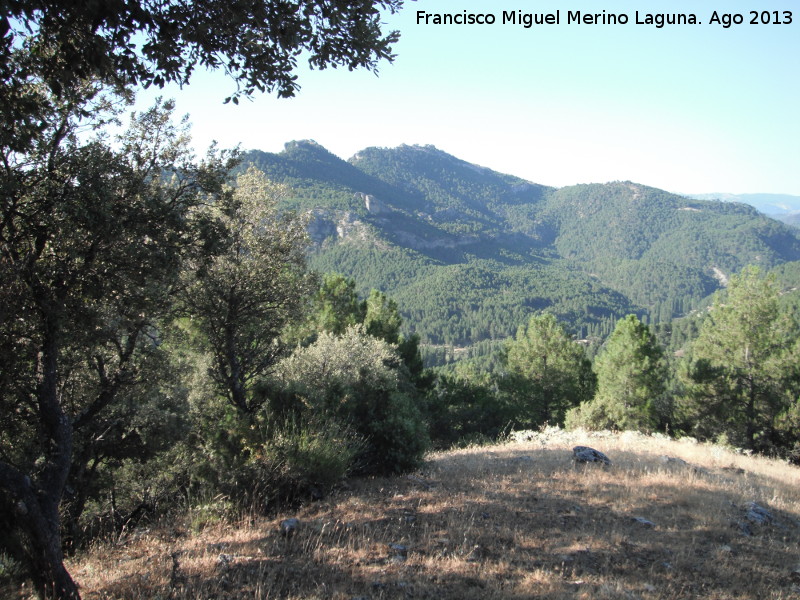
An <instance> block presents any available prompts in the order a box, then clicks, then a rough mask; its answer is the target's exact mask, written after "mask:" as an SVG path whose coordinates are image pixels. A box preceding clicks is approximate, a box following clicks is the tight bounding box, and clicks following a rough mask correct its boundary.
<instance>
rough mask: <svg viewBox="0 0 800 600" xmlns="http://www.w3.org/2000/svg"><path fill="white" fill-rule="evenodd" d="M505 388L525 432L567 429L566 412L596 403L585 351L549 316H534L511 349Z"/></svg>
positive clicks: (521, 330) (509, 348) (507, 363)
mask: <svg viewBox="0 0 800 600" xmlns="http://www.w3.org/2000/svg"><path fill="white" fill-rule="evenodd" d="M505 363H506V369H507V373H508V375H507V377H506V379H505V381H504V387H505V389H506V390H508V391H509V392H510V394H511V396H512V398H513V400H512V403H513V404H514V405H516V407H517V413H518V416H517V419H518V421H519V422H520V423H521V424H523V425H525V426H539V425H542V424H544V423H550V424H553V425H555V424H562V423H563V422H564V416H565V414H566V411H567V410H568V409H569V408H571V407H572V406H575V405H577V404H578V403H579V402H580V401H581V400H585V399H588V398H590V397H591V394H592V393H593V391H594V379H593V377H592V373H591V367H590V364H589V361H588V360H587V359H586V357H585V356H584V351H583V348H581V347H580V345H578V344H577V343H576V342H574V341H573V340H572V338H571V337H570V336H569V334H567V332H566V331H565V330H564V327H563V326H562V325H561V324H560V323H559V322H558V321H557V320H556V318H555V317H554V316H553V315H552V314H549V313H544V314H540V315H534V316H532V317H531V318H530V320H529V321H528V323H527V324H526V325H524V326H522V327H520V328H519V330H518V331H517V335H516V337H515V338H514V339H513V340H512V341H510V342H509V343H508V345H507V346H506V354H505Z"/></svg>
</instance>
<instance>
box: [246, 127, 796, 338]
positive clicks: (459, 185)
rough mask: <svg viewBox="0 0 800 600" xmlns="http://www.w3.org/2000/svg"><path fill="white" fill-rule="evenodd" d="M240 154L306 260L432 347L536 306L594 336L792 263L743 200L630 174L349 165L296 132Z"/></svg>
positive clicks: (439, 162) (502, 332)
mask: <svg viewBox="0 0 800 600" xmlns="http://www.w3.org/2000/svg"><path fill="white" fill-rule="evenodd" d="M246 163H253V164H255V165H257V166H258V167H260V168H261V169H262V170H264V171H265V172H266V173H267V174H268V175H269V176H270V177H271V178H273V179H276V180H279V181H283V182H286V183H287V184H289V185H291V186H292V187H293V189H294V192H295V193H294V196H293V197H292V198H291V199H290V200H289V201H287V207H290V208H294V209H297V210H303V211H309V212H310V213H311V214H312V222H311V225H310V227H309V231H310V233H311V236H312V238H313V240H314V242H315V244H314V249H313V252H312V255H311V257H310V262H311V264H312V266H313V267H314V268H316V269H319V270H321V271H338V272H341V273H344V274H345V275H348V276H351V277H354V278H355V279H356V281H357V283H358V284H359V286H361V289H362V291H363V292H366V291H367V290H368V289H369V288H372V287H376V288H379V289H381V290H383V291H386V292H387V293H389V294H390V295H392V296H393V297H394V298H395V299H396V300H397V301H398V304H399V305H400V307H401V309H402V310H403V312H404V317H405V320H406V326H407V328H408V330H409V331H415V332H417V333H419V334H420V335H421V336H422V338H423V341H425V342H427V343H429V344H449V345H470V344H475V343H476V342H480V341H481V340H492V339H500V338H503V337H505V336H508V335H511V334H513V332H514V331H515V330H516V328H517V327H518V326H519V325H520V324H522V323H523V322H524V321H525V320H526V319H527V317H528V316H529V315H530V314H531V313H533V312H535V311H539V310H548V311H551V312H553V313H554V314H556V315H557V316H558V317H559V318H561V319H564V320H565V321H568V322H569V323H570V324H571V325H572V327H573V329H574V332H575V334H576V335H580V336H589V335H604V334H606V333H608V332H609V331H610V329H611V328H612V327H613V324H614V323H615V321H616V320H617V319H618V318H619V317H621V316H624V315H625V314H628V313H631V312H633V313H637V314H639V315H641V316H642V317H643V318H647V319H651V320H654V321H656V320H668V319H671V318H672V317H674V316H678V315H681V314H685V313H686V312H688V311H689V310H691V309H692V308H693V307H696V306H698V305H700V304H702V303H703V302H704V299H705V298H706V297H707V296H708V295H709V294H711V293H712V292H714V291H715V290H716V289H718V288H719V287H720V286H721V285H722V284H723V283H724V282H725V281H726V278H727V277H728V276H730V275H731V274H733V273H735V272H737V271H738V270H740V269H741V268H742V267H743V266H745V265H747V264H751V263H755V264H759V265H762V266H763V267H764V268H772V267H774V266H776V265H781V264H784V263H787V262H790V261H795V260H800V232H798V231H797V230H795V229H793V228H790V227H788V226H786V225H783V224H781V223H778V222H776V221H775V220H773V219H769V218H767V217H765V216H764V215H762V214H760V213H759V212H758V211H757V210H756V209H755V208H753V207H751V206H748V205H745V204H738V203H730V202H719V201H704V200H698V199H689V198H685V197H682V196H678V195H675V194H670V193H668V192H665V191H663V190H658V189H655V188H650V187H647V186H644V185H640V184H637V183H631V182H614V183H608V184H602V185H601V184H594V185H576V186H569V187H565V188H560V189H555V188H550V187H546V186H542V185H539V184H536V183H533V182H529V181H525V180H523V179H521V178H518V177H514V176H512V175H507V174H502V173H498V172H496V171H492V170H490V169H486V168H483V167H479V166H477V165H473V164H470V163H468V162H465V161H463V160H460V159H458V158H456V157H454V156H452V155H449V154H447V153H445V152H442V151H441V150H438V149H436V148H435V147H433V146H400V147H398V148H367V149H365V150H362V151H361V152H358V153H357V154H356V155H355V156H353V157H352V158H351V159H350V160H349V161H344V160H341V159H340V158H338V157H336V156H334V155H333V154H331V153H330V152H328V151H327V150H326V149H325V148H323V147H322V146H320V145H319V144H317V143H315V142H311V141H299V142H290V143H288V144H286V147H285V149H284V150H283V152H280V153H275V154H273V153H266V152H260V151H251V152H249V153H247V154H246V156H245V164H246Z"/></svg>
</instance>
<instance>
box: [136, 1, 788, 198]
mask: <svg viewBox="0 0 800 600" xmlns="http://www.w3.org/2000/svg"><path fill="white" fill-rule="evenodd" d="M754 9H764V10H767V9H768V10H778V11H780V12H779V17H780V19H781V20H785V19H786V15H785V14H784V12H783V11H790V10H791V11H792V12H793V14H792V17H793V22H792V23H791V24H789V25H760V24H759V25H751V24H749V21H750V19H751V15H750V12H749V11H750V10H754ZM465 10H466V11H467V12H468V13H492V14H494V15H495V16H496V17H497V22H496V23H495V24H494V25H491V26H488V25H484V26H481V25H450V26H444V25H442V26H436V25H432V24H429V25H424V24H417V23H416V13H417V11H426V12H429V13H463V12H464V11H465ZM516 10H522V11H523V12H524V13H552V12H555V11H556V10H560V16H561V24H560V25H541V26H536V25H534V26H533V27H531V28H530V29H526V28H524V27H522V26H521V25H512V24H506V25H503V24H502V23H501V20H502V13H503V11H516ZM578 10H580V11H583V12H584V13H596V12H601V11H603V10H605V11H606V13H607V14H608V13H615V14H618V13H624V14H626V15H627V16H628V17H629V22H628V24H627V25H602V24H597V25H586V24H580V25H578V24H571V25H567V24H566V19H567V12H568V11H578ZM637 10H638V11H639V13H640V15H641V18H644V15H645V14H646V13H668V14H674V13H694V14H695V15H697V18H698V19H699V20H700V21H701V22H702V24H700V25H675V26H670V25H666V26H664V27H663V28H660V29H659V28H656V27H655V26H653V25H637V24H635V20H636V11H637ZM715 10H716V11H718V12H719V13H720V15H721V14H724V13H741V14H742V15H743V17H744V23H743V24H741V25H734V26H732V27H730V28H727V29H726V28H724V27H722V26H721V25H713V24H710V23H709V20H710V18H711V16H712V14H713V12H714V11H715ZM386 21H387V29H398V30H400V32H401V35H402V38H401V41H400V42H399V43H398V44H397V45H396V47H395V51H396V54H397V59H396V60H395V62H394V63H393V64H389V63H385V64H383V65H381V67H380V73H379V75H378V76H377V77H376V76H375V75H373V74H371V73H368V72H349V71H347V70H346V69H338V70H336V69H329V70H325V71H313V72H312V71H309V70H308V69H306V68H305V66H302V68H301V69H300V71H299V75H300V84H301V86H302V89H301V90H300V92H299V94H298V95H297V96H296V97H295V98H293V99H278V98H275V97H269V96H261V97H257V98H255V99H254V100H253V101H252V102H250V101H244V102H242V103H240V104H239V105H238V106H234V105H232V104H231V105H222V99H223V98H224V97H225V96H227V95H228V94H229V93H230V92H232V91H233V84H232V82H229V81H227V80H226V79H225V78H224V76H222V75H213V76H211V75H205V74H202V75H198V76H197V77H196V78H195V80H193V82H192V83H191V84H190V85H189V86H188V87H186V88H185V89H184V90H176V89H166V90H163V91H162V93H163V94H164V95H166V96H168V97H174V98H176V100H177V104H178V111H179V112H180V113H189V115H190V118H191V121H192V123H193V125H194V127H193V133H194V140H195V146H196V147H197V149H198V151H201V150H203V149H204V148H205V147H206V146H207V145H208V144H209V143H210V142H211V140H217V141H218V142H219V143H220V144H221V145H222V146H224V147H227V146H233V145H236V144H241V146H242V147H243V148H245V149H260V150H265V151H270V152H277V151H280V150H281V149H282V148H283V144H284V143H285V142H287V141H290V140H295V139H314V140H316V141H317V142H319V143H320V144H322V145H323V146H325V147H326V148H327V149H328V150H330V151H331V152H333V153H334V154H336V155H338V156H340V157H342V158H345V159H346V158H349V157H350V156H352V155H353V154H355V153H356V152H357V151H358V150H361V149H363V148H366V147H369V146H383V147H394V146H397V145H400V144H433V145H435V146H436V147H438V148H440V149H441V150H444V151H446V152H449V153H451V154H454V155H456V156H458V157H459V158H462V159H464V160H467V161H469V162H473V163H476V164H479V165H482V166H486V167H490V168H492V169H495V170H497V171H501V172H505V173H511V174H514V175H517V176H520V177H523V178H525V179H528V180H530V181H533V182H536V183H542V184H546V185H553V186H565V185H571V184H575V183H590V182H606V181H613V180H632V181H636V182H639V183H643V184H646V185H652V186H655V187H659V188H663V189H666V190H670V191H674V192H679V193H705V192H730V193H756V192H763V193H784V194H796V195H800V2H798V1H797V0H769V1H766V0H750V1H749V2H741V1H739V0H734V1H732V0H713V1H712V0H693V1H685V0H638V2H637V1H632V0H528V1H521V0H418V1H416V2H414V1H411V0H406V4H405V7H404V9H403V10H402V11H401V13H399V14H398V15H394V16H388V15H387V18H386ZM155 95H156V93H155V92H151V91H148V92H147V93H142V94H141V95H140V101H141V102H149V101H150V100H151V99H152V97H153V96H155Z"/></svg>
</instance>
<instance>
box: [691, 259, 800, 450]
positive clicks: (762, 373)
mask: <svg viewBox="0 0 800 600" xmlns="http://www.w3.org/2000/svg"><path fill="white" fill-rule="evenodd" d="M799 357H800V347H799V346H798V335H797V324H796V323H795V322H794V320H793V319H792V318H791V316H790V314H789V313H788V311H786V310H783V309H782V308H781V306H780V303H779V290H778V287H777V284H776V282H775V279H774V278H773V277H762V276H761V274H760V272H759V270H758V269H757V268H755V267H748V268H746V269H744V270H743V271H742V272H741V273H740V274H739V275H738V276H735V277H732V278H731V280H730V284H729V286H728V289H727V290H726V291H725V292H723V293H719V294H718V295H717V296H716V297H715V300H714V304H713V306H712V308H711V310H710V311H709V314H708V316H707V317H706V319H705V320H704V321H703V324H702V325H701V328H700V333H699V336H698V338H697V340H696V341H695V343H694V344H693V346H692V348H691V351H690V358H689V361H688V363H687V364H686V368H685V370H684V371H683V379H684V381H685V383H686V386H687V391H688V394H687V398H686V402H685V404H684V409H685V418H687V419H689V420H691V421H692V422H693V426H692V429H693V432H694V433H695V434H696V435H699V436H701V437H715V436H722V435H724V436H725V437H726V438H727V439H728V441H730V442H731V443H734V444H741V445H743V446H745V447H747V448H749V449H752V450H767V449H770V448H771V447H772V445H773V444H774V442H775V438H776V436H777V435H778V432H777V430H776V428H777V424H778V422H779V421H785V419H784V416H785V415H786V414H787V413H789V412H791V411H792V410H793V408H792V407H793V405H794V403H795V402H796V400H797V398H798V391H800V388H799V387H798V381H799V380H800V363H799V362H798V358H799Z"/></svg>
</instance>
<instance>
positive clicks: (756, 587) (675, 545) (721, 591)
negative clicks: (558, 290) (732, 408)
mask: <svg viewBox="0 0 800 600" xmlns="http://www.w3.org/2000/svg"><path fill="white" fill-rule="evenodd" d="M579 444H580V445H589V446H592V447H594V448H597V449H598V450H601V451H603V452H605V453H606V454H607V455H608V456H609V457H610V458H611V460H612V461H613V462H614V464H613V466H612V467H610V468H602V467H596V466H594V465H577V464H575V463H574V462H573V460H572V453H571V449H572V447H573V446H574V445H579ZM663 456H670V457H673V458H680V459H682V460H683V461H685V464H684V463H681V462H678V461H670V462H667V461H665V460H664V459H663V458H662V457H663ZM750 502H757V503H758V504H759V505H760V506H762V507H764V508H766V509H767V510H768V511H769V512H770V514H771V516H772V517H773V521H772V522H771V523H769V524H763V525H759V524H756V523H753V522H750V521H749V520H748V519H747V516H746V512H747V511H746V507H747V505H748V503H750ZM287 517H297V518H298V519H300V522H301V526H300V528H299V530H298V532H297V534H296V535H295V536H294V537H292V538H289V539H286V538H284V537H282V536H281V535H280V533H279V527H278V524H279V522H280V520H281V519H283V518H287ZM637 517H638V518H641V519H646V520H647V521H649V522H651V524H650V525H648V524H646V523H643V522H640V521H637V520H635V519H636V518H637ZM799 519H800V469H797V468H795V467H791V466H789V465H787V464H785V463H781V462H777V461H770V460H766V459H762V458H756V457H749V456H744V455H739V454H735V453H732V452H729V451H726V450H723V449H720V448H714V447H710V446H705V445H699V444H693V443H687V442H675V441H670V440H667V439H662V438H654V437H644V436H640V435H632V434H621V435H610V434H603V435H590V434H587V433H572V434H568V433H564V432H560V431H554V430H548V431H544V432H541V433H538V434H534V435H531V436H530V439H528V440H526V441H518V442H513V443H509V444H505V445H499V446H493V447H484V448H473V449H468V450H461V451H454V452H447V453H441V454H436V455H433V456H431V457H430V460H429V462H428V466H427V467H426V469H425V470H424V471H422V472H420V473H417V474H415V475H414V476H411V477H398V478H394V479H371V480H355V481H352V482H350V483H349V487H348V488H347V489H346V490H341V491H339V492H337V493H336V494H334V495H332V496H331V497H329V498H328V499H327V500H326V501H323V502H318V503H313V504H309V505H308V506H305V507H304V508H302V509H300V510H299V511H297V512H296V513H292V514H286V515H282V516H281V517H280V518H278V519H275V520H262V519H246V520H243V521H242V522H238V523H231V524H227V525H222V524H217V525H215V526H212V527H208V528H206V529H204V530H203V531H202V532H200V533H194V534H192V533H190V532H189V531H188V529H187V528H186V527H185V526H181V525H171V526H167V525H165V526H163V527H161V528H159V529H157V530H155V529H154V530H152V531H150V532H147V533H145V534H141V535H139V536H137V537H135V538H131V539H129V540H128V541H127V542H126V543H125V544H124V546H115V547H109V546H102V547H98V548H96V549H94V550H93V551H92V552H90V553H89V554H87V555H85V556H83V557H81V558H79V559H78V560H75V561H72V562H71V564H70V565H69V568H70V570H71V572H72V573H73V575H74V576H75V578H76V580H77V581H78V582H79V583H80V585H81V586H82V593H83V596H84V598H85V599H86V600H91V599H105V598H115V599H116V598H120V599H121V598H130V599H144V598H147V599H156V598H163V599H167V598H173V599H190V598H191V599H200V598H202V599H211V598H218V599H222V598H231V599H244V598H248V599H267V598H283V599H300V598H303V599H323V598H324V599H337V600H339V599H344V600H353V599H379V598H386V599H388V598H393V599H394V598H397V599H414V598H436V599H458V600H469V599H492V598H510V599H523V598H526V599H527V598H556V599H558V598H565V599H566V598H568V599H595V598H596V599H626V600H627V599H631V600H632V599H636V598H641V599H643V600H644V599H658V598H661V599H670V600H672V599H676V598H708V599H718V600H723V599H724V600H736V599H745V598H747V599H780V598H783V599H788V598H800V571H797V570H796V569H798V568H800V556H798V552H799V551H800V545H799V544H798V542H800V520H799Z"/></svg>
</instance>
